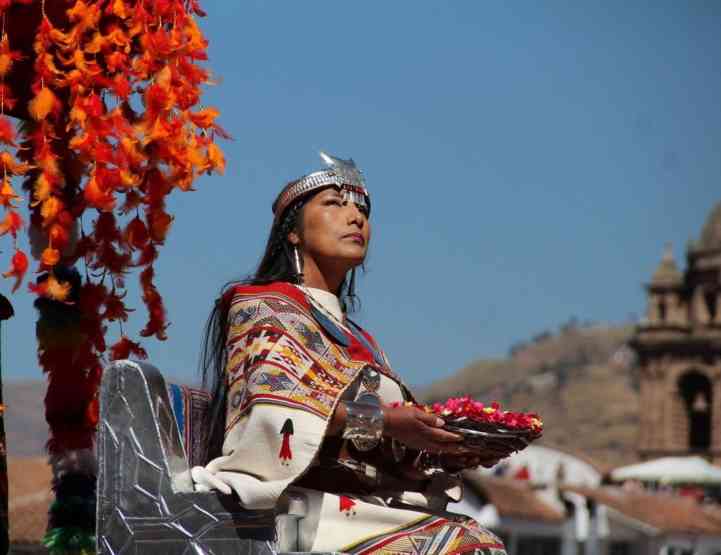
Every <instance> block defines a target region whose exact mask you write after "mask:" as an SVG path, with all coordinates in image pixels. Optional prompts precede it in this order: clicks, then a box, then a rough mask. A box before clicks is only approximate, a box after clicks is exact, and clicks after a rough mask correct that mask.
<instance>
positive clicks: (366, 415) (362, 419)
mask: <svg viewBox="0 0 721 555" xmlns="http://www.w3.org/2000/svg"><path fill="white" fill-rule="evenodd" d="M345 408H346V418H345V428H344V429H343V439H349V440H351V441H352V442H353V445H355V447H356V449H358V450H359V451H370V450H371V449H373V448H374V447H375V446H376V445H378V442H379V441H380V439H381V437H383V408H382V407H381V404H380V399H378V398H377V397H375V401H374V400H373V399H372V398H371V395H368V394H361V395H359V396H358V400H357V401H345Z"/></svg>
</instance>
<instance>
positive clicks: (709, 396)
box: [631, 202, 721, 463]
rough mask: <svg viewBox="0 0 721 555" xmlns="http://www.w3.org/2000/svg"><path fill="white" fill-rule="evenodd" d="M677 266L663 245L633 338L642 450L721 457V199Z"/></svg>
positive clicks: (655, 454)
mask: <svg viewBox="0 0 721 555" xmlns="http://www.w3.org/2000/svg"><path fill="white" fill-rule="evenodd" d="M686 258H687V260H686V262H687V266H686V270H685V272H683V273H682V272H681V271H679V269H678V267H677V266H676V263H675V261H674V258H673V253H672V252H671V248H670V247H667V248H666V251H665V252H664V254H663V257H662V259H661V262H660V264H659V266H658V268H657V269H656V271H655V272H654V274H653V276H652V278H651V281H650V282H649V283H648V284H647V285H646V289H647V292H648V310H647V315H646V318H645V319H644V321H643V322H642V323H641V324H639V325H638V327H637V329H636V332H635V334H634V337H633V339H632V341H631V346H632V347H633V349H634V350H635V351H636V353H637V355H638V360H639V367H640V387H641V392H640V407H639V414H640V437H639V455H640V457H641V458H642V459H650V458H656V457H661V456H669V455H691V454H694V455H702V456H704V457H706V458H708V459H709V460H711V461H714V462H717V463H721V202H719V203H718V204H716V206H715V207H714V209H713V210H712V211H711V213H710V214H709V217H708V219H707V221H706V224H705V225H704V227H703V230H702V232H701V237H700V238H699V240H698V241H694V242H692V243H690V244H689V246H688V249H687V252H686Z"/></svg>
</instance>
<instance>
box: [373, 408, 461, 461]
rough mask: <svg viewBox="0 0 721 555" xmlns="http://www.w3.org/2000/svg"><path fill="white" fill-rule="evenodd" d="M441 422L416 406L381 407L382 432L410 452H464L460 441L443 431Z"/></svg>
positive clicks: (458, 438) (457, 436)
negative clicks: (423, 450) (408, 448)
mask: <svg viewBox="0 0 721 555" xmlns="http://www.w3.org/2000/svg"><path fill="white" fill-rule="evenodd" d="M444 424H445V422H443V419H441V418H439V417H437V416H435V415H433V414H428V413H426V412H423V411H422V410H420V409H418V408H416V407H389V406H384V407H383V433H384V435H387V436H390V437H392V438H394V439H396V440H398V441H400V442H401V443H403V444H404V445H406V446H408V447H410V448H411V449H425V450H426V451H431V452H435V453H456V454H459V453H464V452H466V449H465V447H463V446H462V445H461V444H460V443H461V441H462V440H463V438H462V437H461V436H460V435H458V434H454V433H451V432H447V431H446V430H443V429H442V427H443V425H444Z"/></svg>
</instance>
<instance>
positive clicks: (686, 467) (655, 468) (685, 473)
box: [611, 457, 721, 484]
mask: <svg viewBox="0 0 721 555" xmlns="http://www.w3.org/2000/svg"><path fill="white" fill-rule="evenodd" d="M611 478H612V479H613V480H614V481H616V482H622V481H624V480H640V481H642V482H661V483H663V484H674V483H675V484H679V483H684V484H721V468H719V467H718V466H714V465H712V464H711V463H709V462H708V461H706V460H705V459H703V458H701V457H663V458H660V459H654V460H652V461H646V462H642V463H638V464H632V465H629V466H622V467H619V468H617V469H615V470H613V471H612V472H611Z"/></svg>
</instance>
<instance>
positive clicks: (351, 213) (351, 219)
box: [348, 202, 365, 227]
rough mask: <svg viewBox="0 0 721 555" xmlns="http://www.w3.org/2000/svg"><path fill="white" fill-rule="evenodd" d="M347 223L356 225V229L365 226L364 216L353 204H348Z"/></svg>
mask: <svg viewBox="0 0 721 555" xmlns="http://www.w3.org/2000/svg"><path fill="white" fill-rule="evenodd" d="M348 223H349V224H352V223H354V224H357V225H358V227H363V225H364V224H365V214H363V212H362V211H361V209H360V208H358V205H357V204H355V203H354V202H349V203H348Z"/></svg>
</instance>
